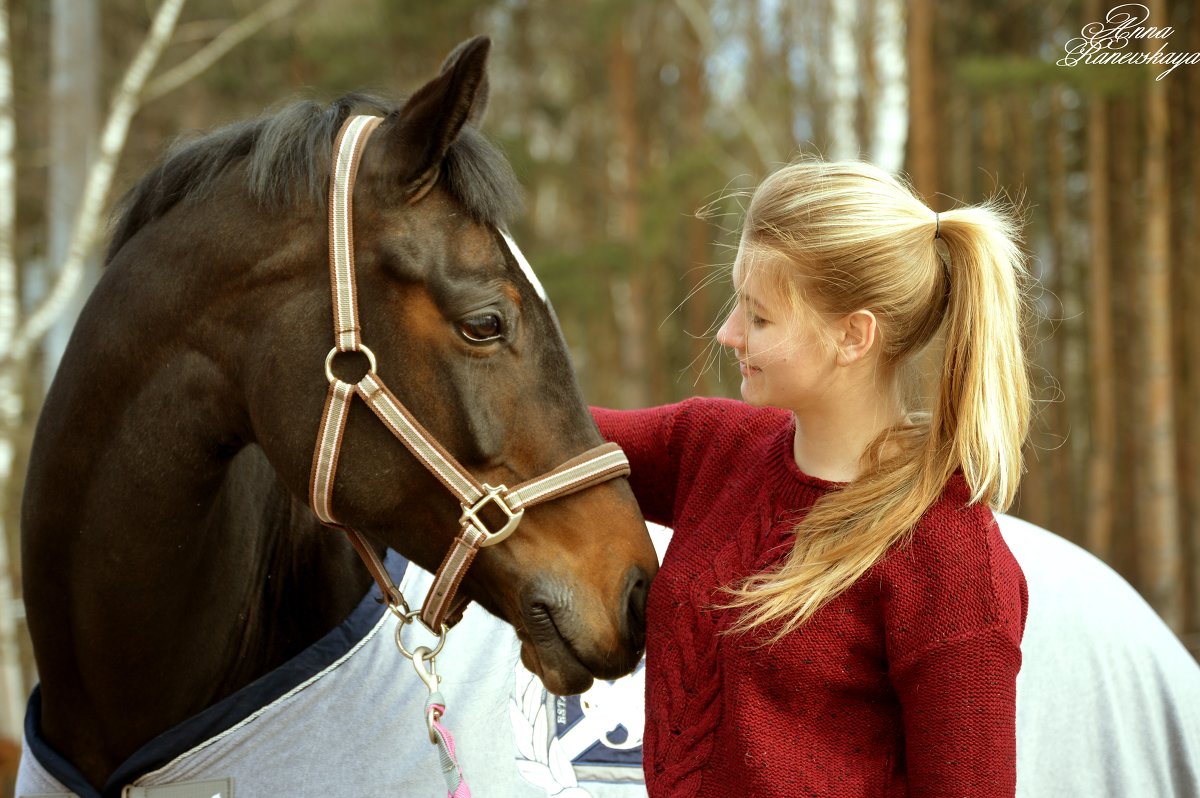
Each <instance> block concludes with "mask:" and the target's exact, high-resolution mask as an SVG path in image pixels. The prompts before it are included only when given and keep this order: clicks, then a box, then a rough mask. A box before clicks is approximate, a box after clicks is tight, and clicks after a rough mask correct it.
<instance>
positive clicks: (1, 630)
mask: <svg viewBox="0 0 1200 798" xmlns="http://www.w3.org/2000/svg"><path fill="white" fill-rule="evenodd" d="M8 21H9V9H8V2H7V0H0V353H2V352H6V351H7V350H8V347H9V345H10V342H11V341H12V339H13V336H14V334H15V332H16V328H17V322H18V317H19V314H20V300H19V298H18V294H17V285H18V281H17V261H16V249H15V245H16V192H17V170H16V159H15V157H14V153H15V149H16V139H17V136H16V118H15V115H14V108H13V71H12V43H11V35H10V32H9V25H8ZM18 376H19V374H18V372H17V371H16V370H15V369H12V368H0V525H3V528H0V733H3V734H4V735H5V736H7V737H9V738H10V739H20V736H21V718H22V716H23V714H24V713H23V709H24V698H25V691H24V685H23V684H22V680H21V657H20V649H19V647H18V645H17V634H16V629H17V624H16V618H15V615H16V614H17V613H16V609H17V604H16V602H15V591H14V590H13V574H14V565H15V563H14V561H13V560H14V558H13V557H12V556H11V555H10V552H11V551H14V550H15V548H14V547H13V546H12V542H13V541H14V540H15V539H16V536H15V534H13V530H10V529H9V528H8V526H9V525H8V524H7V523H6V521H7V519H8V517H9V506H8V497H9V496H10V495H12V493H13V491H12V490H10V487H11V482H12V478H13V464H14V462H15V460H16V434H17V430H18V429H19V426H20V422H21V411H22V402H21V393H20V390H19V383H18Z"/></svg>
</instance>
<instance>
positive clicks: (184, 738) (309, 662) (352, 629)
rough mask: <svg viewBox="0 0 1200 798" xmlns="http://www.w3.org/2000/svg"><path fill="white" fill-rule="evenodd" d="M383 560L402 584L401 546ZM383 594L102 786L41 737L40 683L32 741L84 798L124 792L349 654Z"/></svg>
mask: <svg viewBox="0 0 1200 798" xmlns="http://www.w3.org/2000/svg"><path fill="white" fill-rule="evenodd" d="M384 564H385V565H386V567H387V570H388V573H389V574H391V577H392V579H393V580H395V581H396V583H397V584H399V582H400V579H401V578H402V577H403V576H404V569H405V568H407V567H408V561H407V560H405V559H404V558H403V557H401V556H400V555H399V554H397V553H396V552H394V551H388V554H387V559H386V561H385V563H384ZM378 594H379V591H378V589H376V587H375V586H374V584H372V585H371V589H370V590H369V591H368V592H367V595H366V596H365V597H364V598H363V599H362V601H360V602H359V603H358V606H357V607H355V608H354V610H353V611H352V612H351V613H350V615H349V616H347V617H346V620H344V621H342V622H341V624H339V625H338V626H337V627H335V628H334V629H333V630H331V631H330V632H329V633H328V634H326V635H325V636H324V637H322V638H321V639H320V640H318V641H317V642H315V643H313V644H312V645H311V646H309V647H308V648H306V649H304V651H301V652H300V653H299V654H297V655H296V656H295V657H293V658H292V659H290V660H288V661H287V662H285V663H284V664H283V665H280V666H279V667H278V668H276V669H275V670H273V671H271V672H270V673H268V674H266V675H265V676H263V677H261V678H259V679H257V680H256V681H254V682H251V683H250V684H248V685H246V686H245V687H243V688H242V689H241V690H238V691H237V692H236V693H234V694H233V695H231V696H228V697H227V698H225V699H223V700H221V701H220V702H218V703H216V704H214V705H212V706H211V707H209V708H208V709H206V710H204V711H203V712H201V713H200V714H199V715H196V716H195V717H192V718H189V719H187V720H185V721H184V722H183V723H181V724H179V725H178V726H176V727H174V728H173V729H169V730H167V731H165V732H163V733H162V734H160V735H159V736H158V737H155V738H154V739H153V740H151V741H150V742H148V743H146V745H144V746H142V747H141V748H140V749H138V751H137V752H136V753H134V754H133V756H131V757H129V759H127V760H125V762H123V763H122V764H121V766H120V767H119V768H117V770H116V772H115V773H113V775H112V778H110V779H109V780H108V783H107V784H105V785H104V789H103V790H101V791H99V792H97V791H96V789H95V788H94V787H92V786H91V785H90V784H88V782H87V781H86V780H85V779H84V778H83V775H82V774H81V773H80V772H79V770H78V769H77V768H76V767H75V766H74V765H73V764H71V763H70V762H68V761H67V760H66V759H64V758H63V756H62V754H60V753H58V751H55V750H54V749H53V748H51V747H50V746H49V745H48V744H47V743H46V741H45V740H43V739H42V736H41V727H42V723H41V720H42V692H41V690H42V688H41V686H40V685H39V686H37V687H34V688H33V693H32V694H31V695H30V696H29V705H28V707H27V708H26V711H25V739H26V740H27V741H28V743H29V751H30V753H31V754H33V755H34V756H35V757H36V758H37V760H38V762H40V763H41V764H42V767H44V768H45V769H46V770H47V772H49V773H50V775H52V776H53V777H54V778H56V779H58V780H59V781H60V782H62V784H63V786H64V787H66V788H67V789H69V790H71V792H73V793H75V794H76V795H78V796H79V798H121V790H122V789H123V788H124V787H125V785H127V784H131V783H133V782H134V781H135V780H136V779H137V778H138V777H139V776H142V775H143V774H146V773H149V772H151V771H153V770H158V769H159V768H161V767H162V766H164V765H166V764H167V763H169V762H170V761H171V760H173V759H175V758H176V757H178V756H179V755H180V754H183V753H186V752H187V751H190V750H191V749H192V748H195V747H196V746H197V745H199V744H200V743H202V742H204V741H205V740H208V739H211V738H213V737H215V736H217V735H218V734H220V733H221V732H223V731H226V730H227V729H230V728H232V727H233V726H236V725H237V724H239V723H241V722H242V721H243V720H245V719H246V718H248V717H249V716H250V715H253V714H254V713H255V712H257V711H258V710H259V709H262V708H263V707H265V706H267V705H268V704H270V703H271V702H273V701H276V700H278V699H279V698H280V697H282V696H284V695H286V694H287V693H288V692H290V691H291V690H293V689H294V688H295V687H297V686H298V685H300V684H302V683H303V682H305V681H307V680H308V679H310V678H312V677H313V676H315V675H316V674H318V673H320V672H321V671H323V670H325V669H326V668H328V667H329V666H330V665H332V664H333V663H334V662H336V661H337V660H338V659H340V658H341V657H343V656H345V654H346V653H347V652H348V651H349V650H350V649H352V648H354V646H355V645H357V644H358V643H359V642H360V641H361V640H362V639H363V638H364V637H366V636H367V633H368V632H369V631H371V629H373V628H374V627H375V624H376V622H378V620H379V617H380V615H382V614H383V613H384V612H387V609H386V608H385V607H384V606H383V605H382V604H380V603H379V601H378Z"/></svg>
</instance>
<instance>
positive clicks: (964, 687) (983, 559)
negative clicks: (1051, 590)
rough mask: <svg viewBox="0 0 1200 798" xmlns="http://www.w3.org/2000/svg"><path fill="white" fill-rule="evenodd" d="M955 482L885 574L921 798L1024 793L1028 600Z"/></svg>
mask: <svg viewBox="0 0 1200 798" xmlns="http://www.w3.org/2000/svg"><path fill="white" fill-rule="evenodd" d="M968 498H969V493H968V491H967V488H966V485H965V482H963V480H962V479H961V477H960V476H956V477H955V478H954V479H953V480H952V482H951V484H950V485H949V486H948V488H947V491H946V493H945V494H943V498H942V500H940V501H939V502H938V503H937V504H936V505H935V506H934V507H932V508H930V510H929V511H928V512H927V513H926V515H925V516H924V517H923V519H922V521H921V522H919V523H918V525H917V529H916V530H915V532H914V534H913V537H912V539H911V542H910V543H909V545H907V546H902V547H901V548H900V549H899V550H898V551H897V552H896V555H895V556H894V557H892V558H890V559H889V561H888V564H887V566H886V568H885V569H884V570H885V573H886V576H885V582H886V589H885V594H886V598H885V600H884V608H885V618H886V625H887V650H888V670H889V675H890V677H891V681H892V685H893V687H894V688H895V690H896V695H897V697H898V698H899V700H900V706H901V713H902V717H903V726H904V738H905V739H904V756H905V763H904V764H905V769H906V771H907V776H908V784H909V795H910V796H912V798H934V797H936V798H950V797H951V796H966V795H970V796H987V797H988V798H1001V796H1003V798H1012V796H1013V795H1014V794H1015V793H1016V745H1017V742H1016V713H1017V710H1016V695H1017V671H1019V670H1020V668H1021V634H1022V631H1023V629H1024V626H1025V612H1026V608H1027V606H1028V595H1029V594H1028V591H1027V589H1026V586H1025V577H1024V574H1022V573H1021V568H1020V566H1019V565H1018V564H1017V561H1016V559H1015V558H1014V557H1013V556H1012V553H1011V552H1010V551H1009V550H1008V547H1007V546H1006V545H1005V543H1004V539H1003V538H1002V537H1001V536H1000V531H999V528H998V527H997V525H996V521H995V519H994V518H993V517H992V514H991V512H990V511H989V510H988V509H987V508H986V507H985V506H981V505H978V504H974V505H968V504H967V500H968Z"/></svg>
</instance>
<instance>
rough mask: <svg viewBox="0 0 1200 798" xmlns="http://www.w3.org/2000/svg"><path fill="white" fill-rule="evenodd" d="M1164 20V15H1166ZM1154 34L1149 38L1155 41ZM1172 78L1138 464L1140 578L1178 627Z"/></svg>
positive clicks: (1147, 222) (1151, 126) (1157, 126)
mask: <svg viewBox="0 0 1200 798" xmlns="http://www.w3.org/2000/svg"><path fill="white" fill-rule="evenodd" d="M1149 7H1150V19H1151V20H1160V21H1161V20H1163V19H1165V17H1164V16H1163V13H1162V4H1161V3H1150V4H1149ZM1160 24H1161V22H1160ZM1153 41H1154V40H1153V39H1148V40H1147V42H1153ZM1167 87H1168V84H1165V83H1163V82H1162V81H1152V83H1151V85H1150V87H1149V89H1148V91H1147V92H1146V148H1145V155H1144V167H1143V168H1144V171H1145V175H1146V191H1145V197H1146V202H1145V216H1144V226H1145V230H1146V248H1145V258H1144V261H1143V267H1142V270H1141V274H1140V275H1139V278H1138V281H1137V282H1138V293H1137V297H1138V307H1139V310H1140V315H1141V320H1140V325H1141V326H1142V329H1143V332H1144V337H1143V340H1142V343H1143V349H1142V351H1141V359H1142V361H1143V362H1144V363H1145V367H1146V374H1145V380H1144V382H1143V384H1142V395H1143V396H1144V397H1145V402H1144V404H1143V412H1142V413H1140V414H1139V416H1140V417H1141V419H1142V433H1141V434H1142V435H1143V436H1144V438H1145V450H1144V458H1143V460H1142V462H1141V463H1139V466H1140V468H1139V469H1138V471H1137V476H1138V481H1137V486H1138V493H1139V495H1140V496H1141V498H1142V501H1141V502H1140V503H1139V506H1138V522H1137V538H1138V550H1139V553H1140V557H1141V569H1140V573H1139V577H1140V578H1139V582H1140V584H1141V587H1142V591H1143V593H1144V595H1145V596H1146V599H1147V600H1148V601H1149V602H1150V604H1151V605H1152V606H1153V607H1154V608H1155V609H1156V610H1158V612H1159V614H1160V615H1162V617H1163V619H1164V620H1165V621H1166V622H1167V624H1168V625H1170V626H1171V628H1172V629H1175V630H1177V631H1178V630H1180V629H1181V627H1182V622H1183V617H1182V614H1183V613H1182V610H1183V604H1182V601H1181V600H1180V594H1179V586H1180V584H1181V577H1182V569H1181V567H1180V558H1181V556H1182V554H1183V550H1182V546H1181V541H1180V538H1179V506H1178V483H1177V478H1176V471H1175V467H1176V458H1175V420H1174V401H1173V392H1174V386H1173V384H1172V377H1173V372H1174V370H1173V368H1172V358H1171V284H1170V259H1171V210H1170V199H1171V195H1170V184H1169V180H1168V174H1167V173H1168V169H1169V153H1168V148H1167V142H1168V132H1169V128H1168V125H1169V112H1168V107H1167Z"/></svg>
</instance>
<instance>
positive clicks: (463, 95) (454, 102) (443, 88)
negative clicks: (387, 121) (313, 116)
mask: <svg viewBox="0 0 1200 798" xmlns="http://www.w3.org/2000/svg"><path fill="white" fill-rule="evenodd" d="M491 47H492V42H491V40H490V39H488V38H487V37H486V36H476V37H475V38H473V39H468V40H467V41H465V42H463V43H462V44H460V45H458V47H456V48H454V51H453V52H452V53H450V55H449V56H447V57H446V60H445V61H444V62H443V63H442V68H441V72H440V73H439V74H438V76H437V77H436V78H434V79H433V80H431V81H429V82H428V83H426V84H425V85H424V86H422V87H421V88H420V89H418V90H417V91H416V93H415V94H413V95H412V96H411V97H409V98H408V102H406V103H405V104H404V107H403V108H401V109H400V111H399V118H398V120H397V122H396V124H395V125H394V127H393V128H392V131H391V138H392V141H393V146H395V147H396V148H397V149H398V150H399V152H397V153H396V155H397V156H398V159H399V162H400V163H401V164H403V170H404V177H403V179H402V183H403V185H404V186H405V189H406V192H407V193H408V194H409V197H410V201H415V200H417V199H419V198H420V197H421V196H423V195H424V193H425V192H426V191H427V190H428V189H429V188H430V187H431V186H432V185H433V183H434V182H435V181H436V179H437V175H438V170H439V169H440V167H441V163H442V159H443V158H445V156H446V151H447V150H449V149H450V145H451V144H453V143H454V140H455V139H456V138H458V134H459V132H461V131H462V128H463V125H465V124H466V123H467V122H475V121H477V120H479V119H480V118H482V116H483V111H484V109H485V108H486V107H487V94H488V80H487V57H488V51H489V50H490V49H491Z"/></svg>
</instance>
